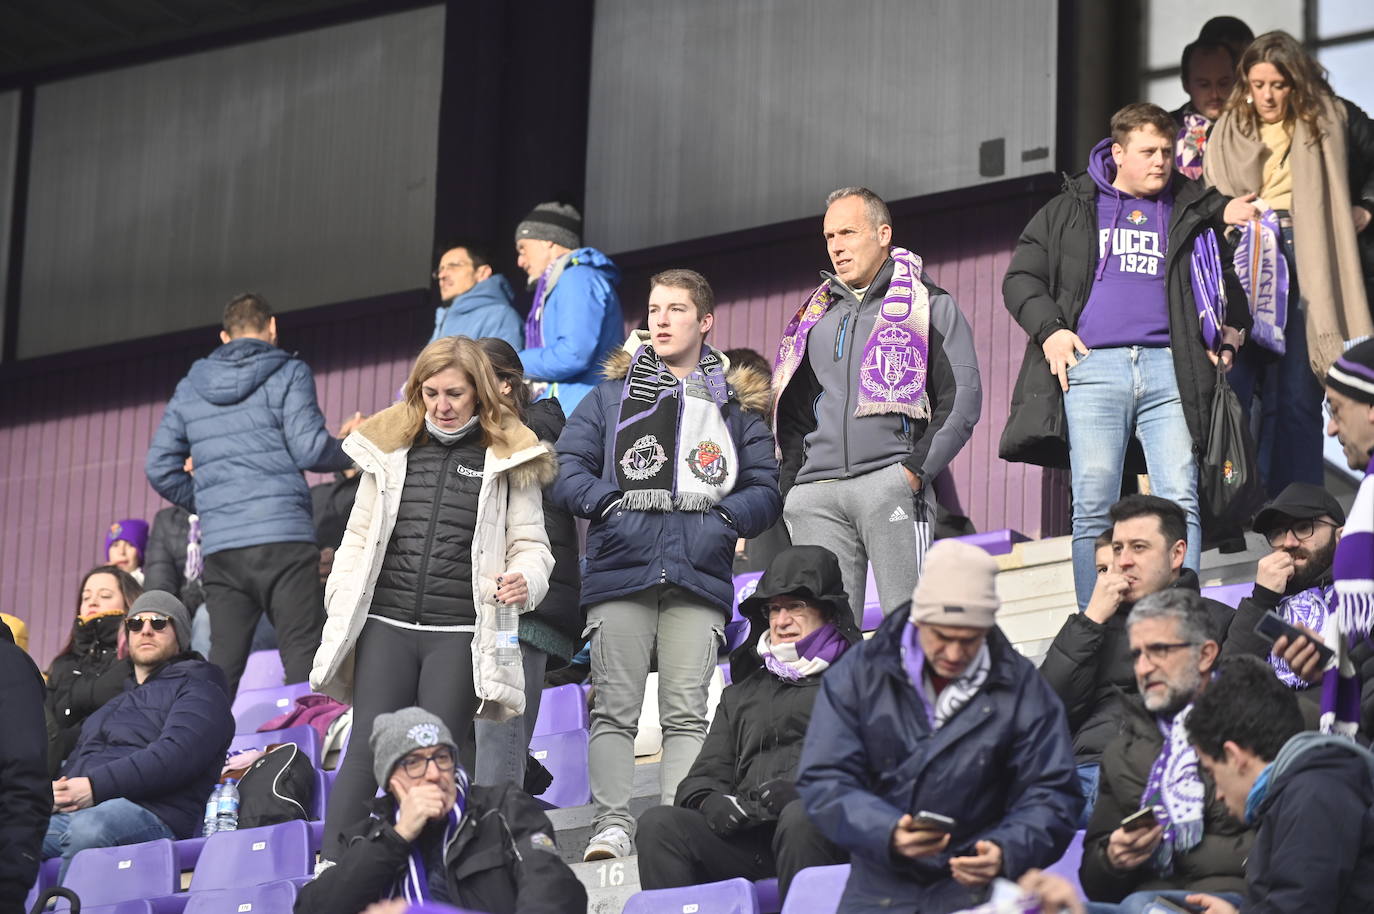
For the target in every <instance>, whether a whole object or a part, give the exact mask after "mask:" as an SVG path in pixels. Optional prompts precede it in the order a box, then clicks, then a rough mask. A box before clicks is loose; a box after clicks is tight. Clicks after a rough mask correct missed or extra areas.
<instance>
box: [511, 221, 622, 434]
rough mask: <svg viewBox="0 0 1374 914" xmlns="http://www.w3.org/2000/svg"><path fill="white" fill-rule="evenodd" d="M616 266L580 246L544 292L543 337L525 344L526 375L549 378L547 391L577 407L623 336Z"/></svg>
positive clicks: (569, 407)
mask: <svg viewBox="0 0 1374 914" xmlns="http://www.w3.org/2000/svg"><path fill="white" fill-rule="evenodd" d="M619 283H620V270H619V268H617V267H616V265H615V264H613V263H611V260H610V258H609V257H607V256H606V255H605V254H603V253H601V252H600V251H598V250H597V249H596V248H578V249H577V250H576V251H573V252H572V254H570V255H569V259H568V264H567V266H566V267H564V269H563V272H562V273H561V274H559V276H558V277H557V280H556V281H555V283H554V286H553V289H551V290H550V291H549V292H548V293H547V294H546V295H545V296H544V317H543V319H542V320H541V322H540V329H541V330H542V332H543V337H544V340H543V343H544V345H542V346H540V347H539V348H537V349H523V350H521V352H520V363H521V364H522V365H524V366H525V377H527V378H530V379H532V380H535V381H548V382H551V383H550V385H549V390H548V391H547V393H546V396H550V397H557V398H558V399H559V401H560V402H561V403H562V404H563V408H564V409H565V410H572V409H574V408H576V406H577V404H578V403H580V402H581V401H582V398H583V397H585V396H586V395H587V393H588V391H590V390H591V389H592V388H593V387H595V386H596V385H597V382H599V381H600V380H601V375H600V368H599V366H600V364H601V360H602V359H604V358H605V357H606V355H607V354H608V353H610V352H611V351H613V350H614V349H615V348H616V347H617V346H619V345H620V341H621V340H623V339H624V338H625V319H624V317H622V316H621V313H620V298H619V297H618V296H617V295H616V293H615V287H616V286H617V285H619Z"/></svg>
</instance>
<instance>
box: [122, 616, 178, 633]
mask: <svg viewBox="0 0 1374 914" xmlns="http://www.w3.org/2000/svg"><path fill="white" fill-rule="evenodd" d="M171 621H172V620H171V619H165V618H164V619H144V618H139V619H125V620H124V627H125V628H127V629H128V630H129V631H131V632H133V633H134V634H135V635H137V634H138V633H139V632H141V631H143V623H144V622H147V623H148V625H149V627H151V628H152V630H153V631H155V632H160V631H162V630H164V629H165V628H167V623H169V622H171Z"/></svg>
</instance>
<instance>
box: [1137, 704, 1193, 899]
mask: <svg viewBox="0 0 1374 914" xmlns="http://www.w3.org/2000/svg"><path fill="white" fill-rule="evenodd" d="M1192 710H1193V705H1192V703H1191V702H1190V703H1189V704H1188V706H1187V707H1186V708H1184V709H1183V710H1181V711H1179V712H1178V713H1177V714H1175V715H1174V716H1173V719H1172V720H1170V719H1168V718H1164V717H1159V716H1156V718H1155V720H1156V723H1157V724H1158V725H1159V732H1160V733H1161V734H1162V735H1163V736H1164V745H1163V746H1162V747H1161V748H1160V750H1159V755H1158V756H1156V757H1155V762H1154V764H1153V765H1151V766H1150V776H1149V778H1147V779H1146V781H1145V792H1144V793H1143V794H1141V797H1140V806H1141V808H1144V807H1146V806H1152V807H1154V810H1155V819H1156V820H1157V821H1158V822H1159V824H1160V825H1162V826H1164V837H1163V840H1161V841H1160V843H1159V847H1158V848H1157V849H1156V850H1155V862H1156V864H1157V865H1158V866H1159V871H1160V873H1162V874H1163V875H1166V876H1168V875H1170V874H1171V873H1173V868H1174V856H1175V855H1176V854H1185V853H1187V852H1188V851H1190V850H1192V849H1193V848H1195V847H1197V843H1198V842H1199V841H1201V840H1202V813H1203V801H1204V798H1205V790H1204V789H1203V786H1202V778H1201V777H1199V776H1198V765H1197V752H1196V750H1194V749H1193V746H1192V744H1191V743H1190V742H1189V741H1188V714H1189V713H1190V712H1191V711H1192Z"/></svg>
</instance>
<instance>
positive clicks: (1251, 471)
mask: <svg viewBox="0 0 1374 914" xmlns="http://www.w3.org/2000/svg"><path fill="white" fill-rule="evenodd" d="M1216 382H1217V383H1216V388H1215V389H1214V390H1213V391H1212V417H1211V422H1210V424H1209V426H1208V431H1207V450H1206V451H1205V452H1204V453H1203V455H1202V465H1201V466H1200V467H1198V513H1199V515H1200V516H1201V519H1202V539H1203V545H1204V548H1205V547H1206V544H1208V543H1217V542H1222V541H1225V540H1228V539H1234V538H1236V537H1242V538H1243V537H1244V535H1245V531H1246V529H1247V528H1248V527H1249V526H1250V521H1251V519H1252V518H1253V517H1254V516H1255V512H1257V511H1258V510H1259V509H1260V506H1261V505H1263V504H1264V501H1265V497H1264V485H1263V483H1262V482H1261V480H1260V475H1259V461H1258V460H1257V459H1256V457H1255V442H1254V440H1253V439H1251V437H1250V423H1249V421H1248V419H1247V417H1246V414H1245V410H1244V409H1242V408H1241V405H1240V398H1239V397H1237V396H1236V392H1235V391H1234V390H1232V389H1231V385H1230V384H1228V383H1227V382H1226V372H1225V371H1223V370H1222V367H1221V366H1220V365H1218V366H1217V379H1216Z"/></svg>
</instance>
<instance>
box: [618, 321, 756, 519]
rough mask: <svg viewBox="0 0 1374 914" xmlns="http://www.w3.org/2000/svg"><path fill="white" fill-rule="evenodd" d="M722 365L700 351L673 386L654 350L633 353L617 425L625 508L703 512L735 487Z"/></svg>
mask: <svg viewBox="0 0 1374 914" xmlns="http://www.w3.org/2000/svg"><path fill="white" fill-rule="evenodd" d="M727 364H728V363H727V362H726V361H725V358H724V356H722V355H721V354H720V353H719V352H717V351H716V350H714V349H712V348H711V347H710V346H703V347H702V354H701V360H700V361H699V362H698V363H697V370H696V371H695V372H693V373H692V374H691V375H690V376H688V377H687V378H686V379H685V380H682V381H679V380H678V378H677V376H676V375H674V374H673V372H672V371H671V370H670V369H669V368H668V366H667V365H666V364H664V362H663V360H662V359H660V358H659V357H658V354H657V353H655V352H654V347H653V346H651V345H648V344H645V345H643V346H640V347H639V349H638V350H637V351H636V352H635V355H634V358H633V360H632V361H631V362H630V370H629V371H628V372H627V373H626V375H625V386H624V387H623V388H622V390H621V395H620V417H619V420H618V421H617V423H616V427H615V454H616V465H615V476H616V482H617V484H618V485H619V487H620V491H622V492H624V493H625V498H624V500H623V501H621V505H622V506H623V507H625V508H627V509H629V510H631V511H673V510H678V511H697V512H704V511H709V510H711V508H713V507H714V506H715V505H716V504H718V503H719V502H720V500H721V499H722V498H724V497H725V496H726V495H728V494H730V492H731V490H732V489H734V486H735V478H736V474H737V473H738V471H739V460H738V455H737V454H736V452H735V442H734V440H733V439H732V438H731V437H730V429H729V427H728V426H727V425H726V424H725V416H724V413H723V412H722V411H723V410H724V408H725V404H726V402H727V401H728V400H729V397H730V391H729V387H728V386H727V385H726V382H725V370H726V366H727Z"/></svg>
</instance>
